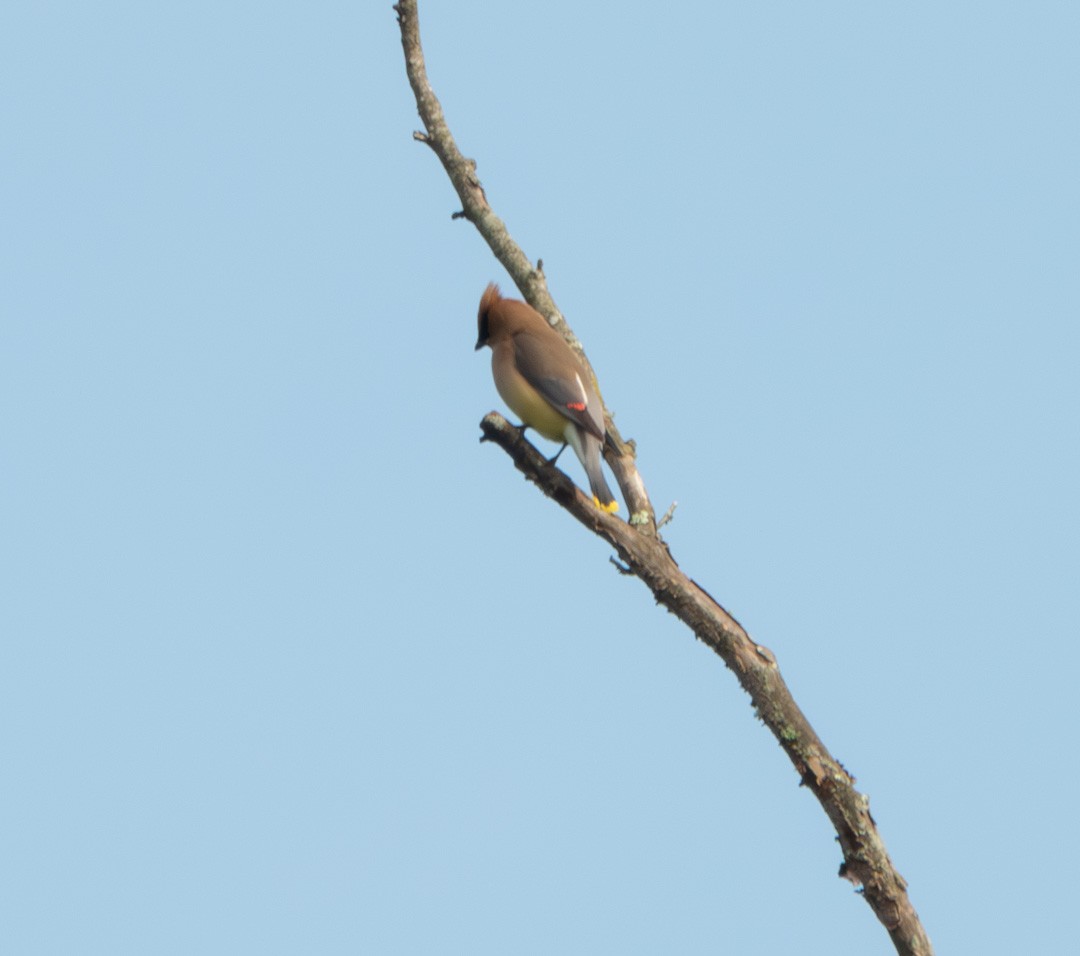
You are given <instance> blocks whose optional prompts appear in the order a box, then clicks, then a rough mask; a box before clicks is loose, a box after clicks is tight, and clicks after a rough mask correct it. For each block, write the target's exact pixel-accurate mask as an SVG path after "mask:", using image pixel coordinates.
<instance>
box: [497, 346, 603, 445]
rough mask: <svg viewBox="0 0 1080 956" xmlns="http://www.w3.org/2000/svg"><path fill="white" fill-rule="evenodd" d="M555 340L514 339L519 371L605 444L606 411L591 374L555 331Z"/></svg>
mask: <svg viewBox="0 0 1080 956" xmlns="http://www.w3.org/2000/svg"><path fill="white" fill-rule="evenodd" d="M553 335H554V338H553V339H548V338H547V336H545V337H544V338H543V339H541V338H540V337H539V336H537V335H534V334H533V333H532V332H528V331H524V332H518V333H517V334H516V335H515V336H514V358H515V359H516V361H517V367H518V371H519V372H521V374H522V375H523V376H524V378H525V380H526V381H527V382H528V383H529V384H530V385H531V386H532V387H533V388H535V389H536V390H537V391H538V392H539V393H540V394H541V395H542V396H543V397H544V400H545V401H547V402H548V403H549V404H551V405H552V406H553V407H554V408H556V409H558V411H559V413H560V414H562V415H565V416H566V417H567V418H569V419H570V420H571V421H572V422H575V423H577V424H578V425H580V426H581V427H582V428H584V429H585V431H587V432H588V433H589V434H590V435H594V436H595V437H596V438H598V439H600V441H601V442H603V440H604V432H605V428H604V411H603V407H602V406H601V404H600V396H599V395H597V394H596V389H595V388H593V386H592V382H591V381H590V380H589V373H588V372H586V371H585V368H584V366H583V365H582V364H581V362H579V361H578V358H577V356H576V355H575V354H574V351H573V349H571V348H570V346H569V345H567V344H566V342H564V341H563V339H562V336H560V335H559V334H558V333H557V332H554V330H553Z"/></svg>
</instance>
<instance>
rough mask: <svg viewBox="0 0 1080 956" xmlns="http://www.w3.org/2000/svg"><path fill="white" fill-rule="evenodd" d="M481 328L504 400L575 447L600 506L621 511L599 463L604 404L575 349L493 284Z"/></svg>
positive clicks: (539, 428)
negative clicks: (489, 348)
mask: <svg viewBox="0 0 1080 956" xmlns="http://www.w3.org/2000/svg"><path fill="white" fill-rule="evenodd" d="M477 324H478V326H479V337H478V338H477V340H476V347H477V348H478V349H480V348H483V347H484V346H485V345H490V346H491V373H492V375H493V376H494V378H495V387H496V388H497V389H498V390H499V394H500V395H501V396H502V399H503V401H504V402H506V404H507V405H509V406H510V408H511V410H512V411H513V412H514V413H515V414H517V415H520V416H521V420H522V422H524V424H526V425H528V426H529V427H530V428H535V429H536V430H537V431H538V432H539V433H540V434H541V435H543V436H544V437H545V438H550V439H551V440H552V441H561V442H563V444H564V445H567V444H568V445H570V447H572V448H573V449H574V452H575V453H576V454H577V456H578V458H579V459H580V460H581V464H582V466H583V467H584V468H585V474H586V475H587V476H588V479H589V487H590V488H591V489H592V493H593V499H594V500H595V501H596V503H597V505H599V506H600V507H601V508H602V509H603V510H604V511H608V512H611V511H615V510H616V509H618V507H619V505H618V502H616V501H615V496H614V495H613V494H612V493H611V489H610V488H609V487H608V484H607V481H606V480H605V479H604V473H603V470H602V468H601V465H600V449H601V447H602V446H603V443H604V435H605V426H604V406H603V404H602V403H601V401H600V396H599V395H598V394H597V392H596V388H595V387H594V386H593V384H592V379H591V378H590V377H589V373H588V372H587V371H586V369H585V366H584V365H583V364H582V362H581V360H580V359H579V358H578V357H577V355H576V354H575V353H574V350H573V349H572V348H570V346H569V345H567V344H566V340H565V339H564V338H563V337H562V336H561V335H559V333H558V332H556V331H555V330H554V329H553V328H552V327H551V326H550V325H548V324H547V322H546V321H545V319H544V317H543V316H542V315H541V314H540V313H539V312H537V311H536V310H535V309H534V308H533V307H532V306H530V305H527V304H526V303H524V302H519V301H518V300H516V299H504V298H503V297H502V295H501V294H500V293H499V287H498V286H497V285H495V283H494V282H493V283H491V285H489V286H488V287H487V288H486V289H485V290H484V294H483V296H482V297H481V299H480V309H479V312H478V313H477Z"/></svg>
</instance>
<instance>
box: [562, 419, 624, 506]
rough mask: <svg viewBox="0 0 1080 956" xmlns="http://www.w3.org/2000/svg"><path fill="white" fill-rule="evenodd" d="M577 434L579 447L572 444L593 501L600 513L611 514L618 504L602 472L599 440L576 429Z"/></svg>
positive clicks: (576, 444) (575, 443) (574, 443)
mask: <svg viewBox="0 0 1080 956" xmlns="http://www.w3.org/2000/svg"><path fill="white" fill-rule="evenodd" d="M577 432H578V437H579V439H580V444H581V447H580V448H579V447H578V443H577V442H573V443H572V444H573V445H574V451H576V452H577V456H578V458H580V459H581V464H582V465H583V466H584V468H585V475H586V477H588V479H589V489H590V490H591V491H592V493H593V501H595V502H596V505H597V507H598V508H600V510H601V511H606V512H607V513H608V514H612V513H613V512H615V511H618V510H619V503H618V502H617V501H616V500H615V496H614V495H613V494H612V493H611V489H610V488H609V487H608V483H607V479H606V478H604V470H603V468H602V467H601V464H600V439H598V438H597V437H596V436H595V435H590V434H589V433H588V432H586V431H583V430H582V429H577Z"/></svg>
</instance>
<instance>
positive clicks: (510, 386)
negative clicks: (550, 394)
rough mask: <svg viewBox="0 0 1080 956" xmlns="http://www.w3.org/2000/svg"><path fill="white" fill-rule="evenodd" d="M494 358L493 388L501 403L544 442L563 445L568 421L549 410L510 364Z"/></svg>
mask: <svg viewBox="0 0 1080 956" xmlns="http://www.w3.org/2000/svg"><path fill="white" fill-rule="evenodd" d="M496 358H497V356H494V355H493V356H492V363H491V370H492V372H493V373H494V378H495V387H496V388H497V389H498V390H499V395H501V396H502V400H503V401H504V402H506V404H507V405H509V406H510V410H511V411H512V412H514V414H515V415H518V416H520V417H521V420H522V422H524V423H525V424H526V425H528V426H529V427H530V428H535V429H536V430H537V431H538V432H539V433H540V434H541V435H543V436H544V437H545V438H550V439H551V440H552V441H559V442H561V441H564V440H565V439H564V438H563V433H564V432H565V431H566V426H567V425H569V424H570V419H569V418H567V417H566V416H565V415H562V414H560V413H559V411H558V410H557V409H556V408H554V407H552V406H551V405H550V404H549V403H548V402H547V401H546V400H545V399H544V396H543V395H541V394H540V393H539V392H538V391H537V390H536V389H535V388H533V387H532V386H531V385H530V384H529V383H528V382H527V381H525V379H524V377H523V376H522V375H521V373H520V372H518V370H517V369H516V368H514V367H513V366H512V365H511V364H510V363H503V362H498V361H496V360H495V359H496Z"/></svg>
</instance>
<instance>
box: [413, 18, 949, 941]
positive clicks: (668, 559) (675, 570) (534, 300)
mask: <svg viewBox="0 0 1080 956" xmlns="http://www.w3.org/2000/svg"><path fill="white" fill-rule="evenodd" d="M394 9H395V10H396V11H397V14H398V22H399V24H400V26H401V41H402V46H403V47H404V50H405V65H406V69H407V71H408V74H409V82H410V83H411V84H412V88H413V92H414V94H415V95H416V103H417V107H418V108H419V111H420V116H421V118H422V119H423V121H424V127H425V129H426V133H417V134H416V137H417V138H418V139H420V140H421V141H422V142H425V143H426V144H427V145H429V146H430V147H431V148H432V149H433V150H434V152H435V154H436V155H437V156H438V157H439V159H440V161H441V162H442V164H443V166H444V168H445V169H446V172H447V174H448V175H449V177H450V181H451V182H452V183H453V184H454V188H455V189H456V190H457V193H458V196H459V197H460V198H461V201H462V205H463V215H464V217H465V218H467V219H469V221H470V222H472V223H473V224H474V225H475V226H476V228H477V229H478V230H479V231H480V234H481V235H482V236H483V237H484V239H485V240H486V241H487V243H488V245H489V246H490V247H491V249H492V251H493V252H494V253H495V256H496V258H498V259H499V261H500V262H501V263H502V264H503V265H504V266H505V267H506V269H507V271H508V272H509V273H510V275H511V276H512V278H513V279H514V282H515V283H516V284H517V286H518V288H519V289H520V290H521V291H522V294H524V295H525V296H526V298H527V299H528V300H529V302H530V303H531V304H532V305H533V307H534V308H536V309H537V310H538V311H540V312H541V313H542V314H544V315H546V316H547V317H548V319H549V321H551V322H552V324H553V325H554V326H555V327H556V328H558V329H559V330H560V331H562V332H563V333H564V334H565V335H566V336H567V340H568V341H570V342H571V344H574V345H576V346H577V347H578V348H579V350H580V346H579V345H577V340H576V339H575V338H574V337H573V334H572V333H571V332H570V331H569V328H568V327H567V326H566V322H565V320H564V319H563V318H562V316H561V314H560V313H559V311H558V310H557V309H556V307H555V304H554V302H553V301H552V300H551V297H550V295H549V294H548V291H547V283H546V281H545V279H544V275H543V271H542V268H540V264H538V266H537V268H535V269H534V268H533V267H532V265H531V263H530V262H529V260H528V258H527V257H526V256H525V254H524V253H523V252H522V251H521V249H520V248H519V247H518V246H517V244H516V243H514V241H513V240H512V239H511V238H510V235H509V233H508V232H507V229H506V226H505V225H504V224H503V222H502V221H501V220H500V219H499V218H498V217H497V216H496V215H495V214H494V212H493V211H492V210H491V207H490V206H489V204H488V201H487V197H486V196H485V195H484V190H483V188H482V187H481V185H480V182H479V180H478V179H477V177H476V163H475V162H473V161H472V160H468V159H465V158H464V157H463V156H462V155H461V153H460V151H459V150H458V148H457V146H456V144H455V143H454V140H453V137H452V136H451V135H450V130H449V128H448V127H447V125H446V120H445V118H444V117H443V113H442V108H441V106H440V105H439V101H438V100H437V99H436V97H435V94H434V92H432V89H431V86H430V84H429V83H428V79H427V73H426V70H425V68H424V57H423V52H422V50H421V47H420V30H419V24H418V22H417V12H416V0H401V2H399V3H398V4H397V5H396V6H395V7H394ZM583 357H584V356H583ZM610 427H611V425H610V419H609V428H610ZM480 428H481V431H482V432H483V437H482V438H481V441H490V442H494V443H495V444H497V445H499V447H501V448H502V449H503V450H504V451H506V453H507V454H508V455H509V456H510V457H511V459H512V460H513V462H514V465H515V466H516V467H517V469H518V470H519V471H521V472H522V473H523V474H524V475H525V476H526V477H527V478H528V479H529V480H530V481H532V482H533V483H534V484H536V485H537V487H539V488H540V490H541V491H543V493H544V494H545V495H547V496H548V497H549V498H552V499H554V500H555V501H556V502H558V503H559V504H560V505H561V506H562V507H563V508H565V509H566V510H567V511H568V512H570V514H572V515H573V516H574V517H575V518H577V520H578V521H580V522H581V523H582V524H583V525H585V526H586V527H587V528H588V529H589V530H590V531H592V532H593V533H594V534H597V535H599V536H600V537H601V538H603V539H604V540H605V541H607V542H608V543H609V544H610V545H611V546H612V547H613V548H614V549H615V551H616V552H617V553H618V556H619V558H620V560H621V564H620V563H619V562H614V561H613V563H615V565H616V567H617V568H619V570H620V571H622V572H623V573H629V574H633V575H635V576H637V577H639V578H640V579H641V580H642V581H643V582H644V583H645V584H646V585H647V586H648V587H649V589H650V590H651V591H652V593H653V595H654V596H655V597H656V600H657V602H658V603H660V604H663V605H664V606H665V607H666V608H667V609H668V610H669V611H671V613H673V614H674V615H675V616H676V617H678V618H679V619H680V620H682V621H684V622H685V623H686V624H687V625H688V626H689V627H690V629H691V630H692V631H693V632H694V634H695V635H696V636H697V638H698V639H699V640H701V641H702V642H704V643H705V644H707V645H708V646H709V647H711V648H712V649H713V651H715V652H716V653H717V654H718V655H719V656H720V657H721V658H722V659H723V661H724V663H725V664H726V665H727V666H728V667H729V668H730V669H731V670H732V671H733V672H734V674H735V676H736V678H737V679H738V681H739V683H740V685H741V686H742V688H743V689H744V690H745V691H746V692H747V694H749V695H750V699H751V701H752V702H753V706H754V710H755V712H756V713H757V715H758V717H759V718H760V719H761V720H762V722H763V723H764V724H765V725H766V726H767V727H768V728H769V730H770V731H772V733H773V735H774V736H775V737H776V739H777V741H778V742H779V744H780V746H781V748H782V749H783V751H784V753H786V754H787V755H788V759H790V760H791V762H792V764H793V765H794V767H795V770H796V772H797V773H798V774H799V778H800V781H801V783H802V784H803V785H804V786H806V787H808V788H809V789H810V791H811V792H812V793H813V794H814V796H816V797H817V799H818V801H819V802H820V804H821V806H822V808H823V809H824V810H825V813H826V814H827V815H828V817H829V819H830V820H831V821H832V824H833V826H834V827H835V829H836V833H837V836H838V839H839V843H840V847H841V850H842V851H843V855H844V862H843V864H842V866H841V867H840V875H841V876H843V877H845V878H846V879H849V880H851V881H852V882H853V883H855V884H856V885H858V886H861V887H862V892H863V895H864V897H865V899H866V901H867V903H869V904H870V906H871V908H872V909H873V911H874V913H875V914H876V915H877V917H878V919H879V920H880V921H881V923H882V924H883V925H884V926H885V928H886V929H887V930H888V932H889V935H890V937H891V938H892V941H893V945H894V946H895V947H896V950H897V952H898V953H900V954H901V956H932V953H933V949H932V947H931V945H930V941H929V939H928V937H927V935H926V932H925V930H924V929H923V927H922V924H921V923H920V921H919V917H918V914H917V913H916V912H915V909H914V907H913V906H912V904H911V901H910V899H909V898H908V895H907V884H906V883H905V881H904V879H903V877H902V876H900V874H899V873H898V872H897V871H896V869H895V868H894V867H893V865H892V861H891V860H890V859H889V855H888V853H887V852H886V849H885V844H884V842H883V841H882V839H881V836H880V834H879V833H878V829H877V825H876V824H875V823H874V819H873V817H871V815H870V809H869V800H868V799H867V797H866V796H865V795H864V794H862V793H860V792H859V791H858V790H856V789H855V780H854V778H853V777H852V776H851V775H850V774H849V773H848V772H847V771H846V770H845V769H844V767H843V766H842V765H841V764H840V763H839V761H837V760H836V759H835V758H834V757H833V756H832V755H831V754H830V753H829V751H828V749H827V748H826V747H825V745H824V744H823V743H822V742H821V740H820V739H819V738H818V736H817V734H816V733H815V732H814V729H813V728H812V727H811V726H810V723H809V721H808V720H807V719H806V717H805V716H804V714H803V713H802V711H801V710H800V709H799V707H798V705H797V704H796V703H795V700H794V699H793V698H792V696H791V692H790V690H788V687H787V685H786V684H785V683H784V680H783V678H782V677H781V676H780V670H779V668H778V666H777V663H776V657H775V656H774V655H773V653H772V651H770V650H769V649H768V648H767V647H764V646H762V645H761V644H758V643H756V642H755V641H753V640H752V639H751V638H750V636H749V635H748V634H747V633H746V631H745V630H743V628H742V626H741V625H740V624H739V622H738V621H736V620H735V618H733V617H732V616H731V615H730V614H729V613H728V612H727V611H725V610H724V608H723V607H721V606H720V604H719V603H717V601H716V600H714V599H713V597H712V596H711V595H710V594H709V593H708V592H707V591H706V590H705V589H704V588H703V587H701V586H700V585H699V584H697V583H696V582H695V581H694V580H692V579H691V578H690V577H688V576H687V575H686V574H685V573H684V572H683V571H682V569H681V568H680V567H679V566H678V564H676V562H675V559H674V558H673V557H672V556H671V552H670V551H669V550H668V547H667V545H666V544H665V543H664V541H663V540H662V539H661V538H660V537H659V535H658V534H657V533H656V520H655V514H654V512H653V509H652V505H651V504H650V503H649V500H648V497H647V496H646V494H645V488H644V484H643V483H642V482H641V479H640V477H639V476H638V474H637V470H636V467H635V466H634V460H633V449H632V446H628V445H626V444H625V443H623V442H622V439H620V438H616V440H615V442H614V443H613V444H614V447H609V448H608V449H607V452H608V461H609V463H611V464H612V466H613V469H614V470H615V472H616V476H617V477H618V479H619V485H620V487H621V488H622V490H623V493H624V495H625V496H626V497H627V501H628V504H630V508H631V518H630V522H629V523H626V522H623V521H621V520H620V519H618V518H616V517H614V516H612V515H609V514H606V513H605V512H603V511H601V510H600V509H599V508H597V507H596V506H595V505H594V504H593V502H592V499H591V498H589V497H588V496H587V495H585V494H584V493H583V492H582V491H581V490H580V489H578V488H577V486H576V485H575V484H574V483H573V482H572V481H571V480H570V479H569V478H568V477H567V476H566V475H565V474H564V473H563V472H561V471H560V470H559V469H558V468H556V467H555V466H554V465H552V464H549V462H548V460H547V459H546V458H545V457H544V456H543V455H541V454H540V452H539V451H537V449H536V448H535V447H534V446H533V445H532V444H531V443H530V442H529V441H528V440H527V439H525V438H524V436H523V434H522V431H521V430H520V429H519V428H516V427H515V426H513V425H511V424H510V423H509V422H507V421H506V419H505V418H503V417H502V416H501V415H499V414H498V413H496V412H492V413H490V414H489V415H487V416H485V418H484V419H483V421H482V422H481V423H480ZM624 480H625V482H626V483H625V484H624Z"/></svg>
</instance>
